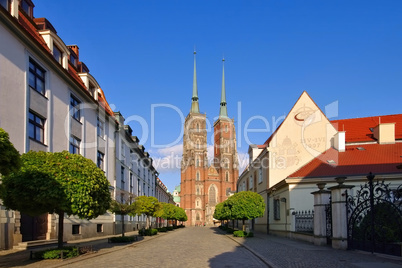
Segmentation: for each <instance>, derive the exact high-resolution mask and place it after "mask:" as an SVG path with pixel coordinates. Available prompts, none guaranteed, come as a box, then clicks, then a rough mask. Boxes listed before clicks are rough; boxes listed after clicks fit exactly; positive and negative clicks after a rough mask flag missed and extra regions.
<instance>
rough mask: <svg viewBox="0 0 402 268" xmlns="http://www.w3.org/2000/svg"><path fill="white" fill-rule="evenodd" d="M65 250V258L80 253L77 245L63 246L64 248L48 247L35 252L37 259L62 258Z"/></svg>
mask: <svg viewBox="0 0 402 268" xmlns="http://www.w3.org/2000/svg"><path fill="white" fill-rule="evenodd" d="M62 252H63V259H68V258H73V257H77V256H78V255H80V254H79V251H78V248H77V247H63V248H62V249H47V250H42V251H38V252H35V253H34V255H33V257H34V258H35V259H45V260H46V259H60V258H61V253H62Z"/></svg>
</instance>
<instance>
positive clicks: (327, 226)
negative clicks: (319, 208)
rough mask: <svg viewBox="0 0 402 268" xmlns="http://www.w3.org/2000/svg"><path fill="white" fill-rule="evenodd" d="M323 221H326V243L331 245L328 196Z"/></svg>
mask: <svg viewBox="0 0 402 268" xmlns="http://www.w3.org/2000/svg"><path fill="white" fill-rule="evenodd" d="M325 216H326V217H325V223H326V237H327V245H332V202H331V197H330V198H329V204H327V205H325Z"/></svg>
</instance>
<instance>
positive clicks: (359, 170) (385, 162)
mask: <svg viewBox="0 0 402 268" xmlns="http://www.w3.org/2000/svg"><path fill="white" fill-rule="evenodd" d="M358 148H359V149H360V150H359V149H358ZM361 148H363V149H364V150H362V149H361ZM330 160H332V161H334V162H335V163H334V164H330V162H329V161H330ZM401 164H402V143H395V144H382V145H380V144H365V145H359V146H358V147H356V146H347V147H346V150H345V152H338V151H337V150H335V149H333V148H330V149H328V150H327V151H326V152H325V153H323V154H321V155H320V156H318V157H317V158H315V159H313V160H312V161H311V162H309V163H307V164H306V165H304V166H303V167H301V168H300V169H299V170H297V171H296V172H294V173H293V174H291V175H290V176H289V177H288V178H295V177H303V178H304V177H333V176H353V175H365V174H368V173H369V172H373V173H374V174H393V173H402V170H401V169H398V168H397V166H399V165H401Z"/></svg>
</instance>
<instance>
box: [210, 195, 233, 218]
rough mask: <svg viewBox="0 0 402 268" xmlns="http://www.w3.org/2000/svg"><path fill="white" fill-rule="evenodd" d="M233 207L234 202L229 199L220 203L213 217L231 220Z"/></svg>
mask: <svg viewBox="0 0 402 268" xmlns="http://www.w3.org/2000/svg"><path fill="white" fill-rule="evenodd" d="M231 207H232V203H231V201H230V200H229V199H226V200H225V201H224V202H222V203H219V204H217V205H216V206H215V211H214V215H213V217H214V218H215V219H217V220H221V221H223V220H230V219H231Z"/></svg>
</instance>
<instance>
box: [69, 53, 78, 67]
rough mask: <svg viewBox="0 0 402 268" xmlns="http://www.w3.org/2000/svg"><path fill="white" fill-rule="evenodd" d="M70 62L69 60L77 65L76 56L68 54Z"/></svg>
mask: <svg viewBox="0 0 402 268" xmlns="http://www.w3.org/2000/svg"><path fill="white" fill-rule="evenodd" d="M70 62H71V64H72V65H74V66H75V67H77V57H76V56H75V55H73V54H70Z"/></svg>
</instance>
